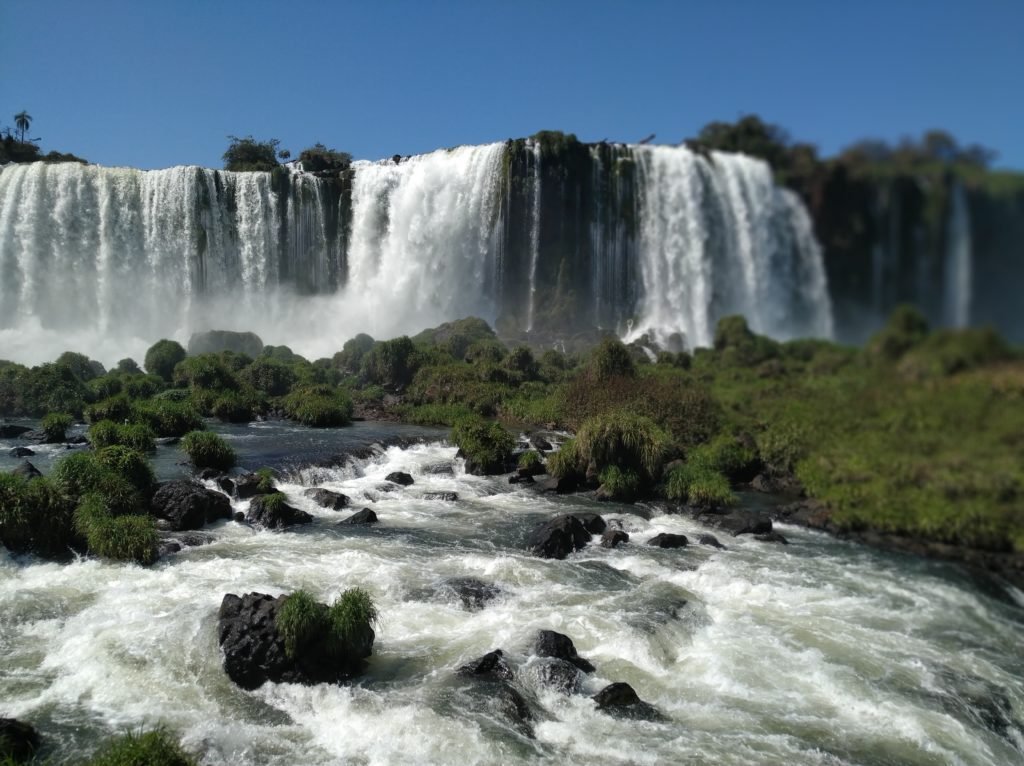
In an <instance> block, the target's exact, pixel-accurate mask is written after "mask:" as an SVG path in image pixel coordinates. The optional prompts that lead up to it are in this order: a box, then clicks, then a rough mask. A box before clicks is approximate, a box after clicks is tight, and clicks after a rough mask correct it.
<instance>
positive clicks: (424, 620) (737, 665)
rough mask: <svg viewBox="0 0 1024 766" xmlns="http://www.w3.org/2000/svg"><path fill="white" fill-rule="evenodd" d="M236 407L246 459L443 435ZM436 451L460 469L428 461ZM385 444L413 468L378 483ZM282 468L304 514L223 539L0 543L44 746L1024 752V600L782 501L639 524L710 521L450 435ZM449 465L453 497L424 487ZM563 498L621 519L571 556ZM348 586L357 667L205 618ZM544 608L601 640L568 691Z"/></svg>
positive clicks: (1, 686)
mask: <svg viewBox="0 0 1024 766" xmlns="http://www.w3.org/2000/svg"><path fill="white" fill-rule="evenodd" d="M389 429H390V431H389ZM226 434H227V436H228V438H229V439H230V440H231V441H232V443H233V444H234V445H235V446H236V447H238V448H239V450H240V452H241V453H242V454H243V462H245V463H246V464H247V465H249V466H255V465H259V464H262V463H270V464H272V465H283V464H285V463H287V462H289V461H287V460H286V459H285V456H286V455H300V456H301V455H303V454H304V453H303V451H302V449H303V448H302V445H303V444H312V445H313V446H312V447H310V448H309V452H308V455H307V457H306V458H302V459H298V460H294V461H292V462H291V467H292V469H294V468H295V466H296V465H298V464H299V463H302V462H313V461H320V460H323V459H325V457H329V455H330V454H338V453H340V452H344V451H345V445H346V443H348V444H351V445H352V446H355V447H360V446H362V445H363V444H365V443H366V442H367V441H370V440H373V439H378V440H380V439H385V438H388V437H389V436H391V435H397V436H401V437H405V438H408V437H412V436H416V435H419V436H421V437H427V438H434V439H436V438H438V437H437V436H436V435H434V434H436V432H430V431H426V430H423V429H420V430H419V431H418V433H417V429H411V428H408V427H406V428H404V429H403V428H402V427H394V428H392V427H391V426H386V425H380V424H377V425H372V424H363V425H360V426H358V427H356V428H353V429H340V430H336V431H329V432H316V431H309V430H306V429H301V428H298V427H294V426H286V425H282V424H265V425H259V426H254V427H249V428H244V427H233V428H230V429H226ZM310 440H312V441H310ZM261 457H262V458H264V459H261ZM177 459H180V456H179V455H176V453H175V451H174V448H164V449H163V450H162V451H161V453H160V455H159V458H158V461H157V462H158V465H159V466H160V472H161V473H162V474H163V475H165V476H166V475H171V474H173V473H174V472H175V471H180V470H181V467H180V466H177V467H176V460H177ZM438 463H448V464H451V465H452V466H453V468H454V473H453V474H452V475H444V474H437V473H432V472H428V471H427V470H426V469H428V468H431V467H433V466H436V464H438ZM395 470H404V471H408V472H410V473H411V474H412V475H413V477H414V478H415V484H413V485H412V486H411V487H407V488H401V489H398V490H395V491H392V492H383V491H381V490H380V489H379V487H380V485H382V484H383V483H384V477H385V476H386V475H387V474H388V473H390V472H391V471H395ZM290 476H291V479H290V481H289V482H288V483H284V484H283V487H282V488H283V489H284V490H285V491H286V492H287V493H288V495H289V499H290V501H291V502H292V503H293V504H294V505H296V506H298V507H301V508H303V509H304V510H307V511H309V512H310V513H312V514H313V515H314V516H315V522H314V523H313V524H311V525H309V526H306V527H302V528H299V529H295V530H290V531H286V532H255V531H253V530H251V529H249V528H248V527H246V526H243V525H239V524H236V523H234V522H226V523H221V524H218V525H215V526H214V527H212V528H211V530H210V531H211V532H212V534H213V537H214V542H213V543H212V544H209V545H206V546H203V547H198V548H189V549H186V550H185V551H183V552H182V553H179V554H176V555H173V556H170V557H168V558H166V559H164V560H162V561H161V562H160V563H158V564H157V565H155V566H153V567H150V568H142V567H136V566H118V565H112V564H108V563H103V562H100V561H96V560H86V559H83V560H80V561H77V562H75V563H72V564H68V565H60V564H47V563H40V562H38V561H34V560H31V559H14V558H12V557H10V556H9V555H8V554H7V553H6V552H2V553H0V656H3V658H4V661H3V664H2V665H0V700H2V703H0V704H2V708H0V715H8V716H14V717H17V718H22V719H25V720H29V721H31V722H33V723H34V724H35V725H36V726H37V727H38V728H39V729H40V730H41V731H42V732H43V733H44V736H45V737H46V738H47V741H48V742H49V743H50V744H51V746H53V749H54V750H56V752H57V753H58V754H59V756H60V757H64V756H65V755H70V754H73V755H74V756H76V757H77V756H80V755H82V754H83V753H86V752H87V751H89V750H91V749H92V748H94V747H95V746H96V744H97V742H98V741H99V739H100V738H101V737H103V736H106V735H108V734H110V733H112V732H116V731H119V730H122V729H124V728H126V727H132V728H135V727H139V726H143V725H147V726H149V725H155V724H158V723H163V724H165V725H166V726H168V727H169V728H170V729H171V730H172V731H173V732H174V733H175V734H176V735H179V736H180V737H181V738H182V740H183V742H184V744H185V746H186V747H187V748H188V749H190V750H192V751H194V752H197V753H199V754H200V755H201V757H202V760H203V762H204V763H211V764H213V763H229V764H250V763H256V764H334V763H355V764H387V763H459V764H475V763H479V764H498V763H517V762H519V763H552V764H554V763H569V762H573V763H588V764H618V763H636V764H661V763H693V764H704V763H707V764H879V765H880V764H993V765H995V766H1002V765H1003V764H1012V763H1021V762H1024V755H1022V753H1024V736H1022V733H1021V732H1022V726H1021V718H1022V714H1024V684H1022V680H1021V677H1022V674H1024V656H1022V651H1021V649H1020V640H1019V639H1020V633H1021V628H1022V625H1024V621H1022V612H1021V610H1020V609H1019V607H1015V606H1013V605H1012V604H1010V603H1006V602H1004V601H1001V600H998V599H996V598H993V597H991V596H990V595H987V594H986V593H983V592H982V591H979V590H978V589H976V588H975V587H974V586H973V585H972V583H971V582H970V581H969V580H968V579H967V578H965V577H963V576H961V575H960V574H958V573H957V571H956V570H953V569H951V568H949V567H946V566H944V565H940V564H934V563H927V562H922V561H917V560H914V559H908V558H904V557H896V556H889V555H885V554H880V553H877V552H874V551H872V550H869V549H866V548H862V547H858V546H856V545H853V544H849V543H845V542H841V541H837V540H835V539H832V538H829V537H826V536H823V535H820V534H817V533H813V532H808V531H804V530H801V529H797V528H791V527H780V529H781V530H782V531H783V532H784V534H785V535H786V536H787V537H788V538H789V539H790V541H791V543H792V544H791V545H789V546H780V545H774V544H766V543H761V542H758V541H756V540H753V539H750V538H749V537H740V538H732V537H728V539H727V538H726V536H725V535H722V534H721V533H716V534H718V535H719V537H720V538H721V539H722V541H723V542H725V543H726V545H727V546H728V550H724V551H717V550H714V549H712V548H707V547H701V546H691V547H689V548H686V549H683V550H661V549H655V548H650V547H647V546H645V545H644V542H645V541H646V540H647V539H648V538H650V537H651V536H653V535H654V534H656V533H658V532H663V531H665V532H682V533H685V534H687V535H690V536H691V539H692V537H693V536H694V535H695V534H696V533H699V532H700V531H706V530H703V529H702V528H701V527H700V526H699V525H697V524H695V523H694V522H693V521H692V520H690V519H689V518H687V517H684V516H674V515H654V516H653V518H652V519H651V520H650V521H647V520H645V519H644V518H643V517H642V516H640V515H636V514H635V513H634V512H633V511H635V510H637V509H634V508H630V507H628V506H617V505H608V504H598V503H596V502H592V501H590V500H587V499H582V498H559V497H553V496H541V495H540V494H538V493H537V492H535V491H534V490H532V489H530V488H519V487H512V486H509V485H508V484H507V483H506V481H505V479H504V478H479V477H474V476H468V475H466V474H464V472H463V470H462V467H461V461H457V460H456V459H455V449H454V448H453V447H450V446H447V445H446V444H445V443H444V442H441V441H433V442H429V443H426V444H420V445H416V446H412V447H407V448H400V447H391V448H388V449H386V450H385V451H382V452H378V454H377V456H376V457H372V458H369V459H357V460H351V461H347V462H345V463H344V464H343V465H341V466H339V467H334V468H322V467H321V468H312V469H307V470H302V471H294V470H293V472H292V473H290ZM313 484H315V485H317V486H326V487H329V488H331V489H335V490H338V491H342V492H344V493H346V494H348V495H349V496H350V497H352V499H353V505H354V507H355V509H358V508H359V507H362V506H363V505H366V506H368V507H371V508H373V509H374V510H375V511H376V513H377V514H378V515H379V517H380V519H381V523H380V524H379V525H377V526H376V527H372V528H362V529H359V528H348V529H346V528H344V527H337V526H336V522H337V521H339V520H341V519H343V518H345V517H346V516H347V515H348V513H349V511H348V510H346V511H341V512H337V511H330V510H326V509H321V508H319V507H318V506H316V505H314V504H313V503H311V502H310V501H308V500H307V499H306V498H304V497H303V496H302V490H303V489H304V488H305V487H306V486H307V485H313ZM441 490H444V491H455V492H457V493H458V494H459V500H458V501H457V502H444V501H440V500H430V499H425V498H424V494H425V493H426V492H428V491H441ZM369 498H375V499H373V500H370V499H369ZM744 502H745V503H747V504H750V505H756V504H757V503H758V502H764V501H763V499H760V498H756V497H745V498H744ZM245 507H246V504H245V503H244V502H243V503H236V508H237V509H239V510H244V509H245ZM573 508H585V509H587V510H596V511H598V512H600V513H602V514H603V515H604V517H605V518H606V519H608V518H619V519H621V520H622V521H623V523H624V525H625V527H626V529H627V530H628V531H629V533H630V535H631V536H632V538H631V541H630V543H628V544H626V545H625V546H623V547H620V548H619V549H616V550H606V549H603V548H601V547H599V546H598V545H596V540H595V544H593V545H591V546H589V547H588V548H586V549H585V550H584V551H582V552H580V553H577V554H575V555H573V556H571V557H569V558H568V559H567V560H565V561H549V560H542V559H538V558H534V557H531V556H529V555H526V553H525V552H524V550H523V549H524V541H525V538H526V535H527V534H528V533H529V531H530V529H531V528H532V527H533V526H534V525H535V524H537V523H538V522H540V521H542V520H544V519H546V518H550V517H551V516H553V515H554V514H556V513H560V512H566V511H568V510H571V509H573ZM453 576H471V577H475V578H479V579H481V580H484V581H486V582H489V583H493V584H494V585H496V586H497V587H499V588H500V589H501V595H500V596H499V597H498V598H497V599H496V600H495V601H492V602H491V603H490V604H488V605H487V606H486V608H484V609H483V610H481V611H477V612H470V611H466V610H465V609H464V608H463V607H462V605H461V604H460V603H459V602H458V601H455V600H452V599H451V598H446V597H445V596H443V595H439V593H438V590H437V585H438V584H439V583H440V582H441V581H442V580H444V579H445V578H448V577H453ZM355 585H359V586H362V587H364V588H366V589H367V590H369V592H370V593H371V594H372V596H373V598H374V600H375V601H376V602H377V604H378V605H379V607H380V610H381V614H382V623H381V625H380V628H379V629H378V631H377V642H376V644H375V645H374V653H373V656H372V658H371V660H370V663H369V667H368V671H367V673H366V675H365V676H364V677H362V678H361V679H360V680H358V681H357V682H356V683H354V684H352V685H349V686H326V685H322V686H317V687H302V686H296V685H288V684H267V685H265V686H264V687H262V688H261V689H259V690H257V691H255V692H246V691H242V690H241V689H238V688H237V687H235V686H234V685H233V684H232V683H231V682H230V681H229V680H228V678H227V676H226V675H225V674H224V672H223V670H222V667H221V655H220V651H219V649H218V646H217V637H216V624H217V609H218V606H219V604H220V601H221V598H222V596H223V595H224V594H225V593H238V594H241V593H246V592H249V591H261V592H264V593H271V594H275V595H276V594H280V593H286V592H289V591H292V590H295V589H297V588H306V589H308V590H310V591H311V592H313V593H314V594H315V595H316V596H317V597H319V598H320V599H321V600H324V601H330V600H332V599H333V598H334V597H336V596H337V595H338V594H339V593H340V592H341V591H343V590H344V589H346V588H349V587H352V586H355ZM541 628H551V629H554V630H558V631H560V632H563V633H566V634H568V635H569V636H570V637H571V638H572V639H573V640H574V641H575V643H576V646H577V648H578V649H579V651H580V654H581V655H583V656H585V657H587V658H589V659H590V660H591V661H592V662H593V663H594V664H595V665H596V667H597V671H596V673H594V674H593V675H592V676H588V677H587V678H586V681H585V688H584V692H585V693H584V694H579V695H573V696H565V695H562V694H559V693H557V692H554V691H551V690H548V689H545V688H544V687H543V686H542V685H541V684H540V683H539V681H538V678H537V674H536V670H537V665H538V661H537V658H536V657H534V656H532V651H531V645H532V640H533V637H534V635H535V633H536V631H537V630H538V629H541ZM497 647H500V648H502V649H504V650H506V652H508V653H509V655H510V656H511V659H512V660H513V661H514V664H515V666H516V667H517V678H516V682H515V684H516V686H517V688H519V689H520V690H521V691H522V693H523V695H524V696H525V697H526V698H527V700H528V701H529V702H530V704H531V705H532V707H533V709H534V712H535V721H534V722H533V726H532V729H533V737H529V736H526V735H525V734H523V733H522V732H521V731H519V730H518V729H516V728H515V727H514V726H513V725H512V724H511V723H510V722H508V721H506V720H504V719H503V718H502V717H501V716H500V715H499V714H498V713H497V712H496V710H495V708H494V707H493V706H489V705H488V704H487V700H488V696H487V691H486V686H485V685H477V684H475V683H474V682H473V681H471V680H466V679H462V678H459V677H457V676H456V675H455V672H454V671H455V669H456V668H457V667H458V666H460V665H461V664H463V663H465V662H467V661H469V660H471V659H474V658H476V657H479V656H480V655H482V654H483V653H485V652H487V651H489V650H491V649H494V648H497ZM612 681H626V682H628V683H630V684H631V685H632V686H633V687H634V688H635V689H636V690H637V692H638V693H639V695H640V696H641V697H642V698H643V699H645V700H646V701H648V702H650V703H651V704H653V705H655V706H656V707H657V708H658V710H659V711H660V712H661V713H662V714H663V715H664V716H665V720H664V721H661V722H642V721H633V720H619V719H615V718H612V717H610V716H608V715H606V714H604V713H601V712H599V711H597V710H596V708H595V705H594V703H593V702H591V701H590V699H589V697H588V696H587V695H589V694H593V693H595V692H596V691H598V690H599V689H600V688H601V687H603V686H604V685H606V684H607V683H610V682H612Z"/></svg>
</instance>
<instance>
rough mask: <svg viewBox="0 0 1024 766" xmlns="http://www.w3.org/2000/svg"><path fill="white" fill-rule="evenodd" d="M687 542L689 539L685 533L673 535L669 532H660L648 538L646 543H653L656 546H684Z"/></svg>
mask: <svg viewBox="0 0 1024 766" xmlns="http://www.w3.org/2000/svg"><path fill="white" fill-rule="evenodd" d="M689 542H690V541H689V540H687V539H686V535H674V534H671V533H670V532H662V533H661V534H658V535H655V536H654V537H652V538H651V539H650V540H648V541H647V544H648V545H653V546H655V547H656V548H685V547H686V545H687V544H688V543H689Z"/></svg>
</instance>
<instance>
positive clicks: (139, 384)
mask: <svg viewBox="0 0 1024 766" xmlns="http://www.w3.org/2000/svg"><path fill="white" fill-rule="evenodd" d="M121 386H122V389H123V390H124V392H125V393H126V394H127V395H128V398H129V399H148V398H149V397H151V396H156V395H157V394H158V393H160V392H161V391H163V390H164V389H165V388H167V383H166V381H164V379H163V378H161V377H160V376H159V375H127V376H124V377H123V378H122V379H121Z"/></svg>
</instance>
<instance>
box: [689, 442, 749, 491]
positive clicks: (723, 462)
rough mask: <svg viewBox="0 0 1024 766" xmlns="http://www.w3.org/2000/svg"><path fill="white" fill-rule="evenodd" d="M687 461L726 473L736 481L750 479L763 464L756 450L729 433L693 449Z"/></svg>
mask: <svg viewBox="0 0 1024 766" xmlns="http://www.w3.org/2000/svg"><path fill="white" fill-rule="evenodd" d="M687 462H689V463H693V464H695V465H699V466H703V467H705V468H707V469H709V470H711V471H715V472H717V473H722V474H725V475H726V476H728V477H729V478H730V479H732V480H734V481H750V480H751V479H752V478H754V476H756V475H757V471H758V469H759V468H760V466H761V461H760V459H759V458H758V456H757V452H756V451H755V450H753V449H751V448H750V447H748V446H746V445H744V444H743V443H742V442H741V441H740V440H739V439H736V438H735V437H732V436H729V435H728V434H721V435H719V436H716V437H715V438H714V439H712V440H711V441H710V442H709V443H708V444H703V445H701V446H700V447H697V448H695V449H693V450H692V451H691V452H690V454H689V455H688V457H687Z"/></svg>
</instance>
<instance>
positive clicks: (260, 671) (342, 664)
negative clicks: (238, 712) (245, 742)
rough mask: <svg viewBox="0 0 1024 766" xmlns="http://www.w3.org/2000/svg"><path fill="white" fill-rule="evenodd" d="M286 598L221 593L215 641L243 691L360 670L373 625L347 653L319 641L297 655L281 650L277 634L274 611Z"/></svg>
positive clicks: (335, 679) (338, 677)
mask: <svg viewBox="0 0 1024 766" xmlns="http://www.w3.org/2000/svg"><path fill="white" fill-rule="evenodd" d="M286 599H287V597H286V596H281V597H279V598H274V597H273V596H268V595H265V594H263V593H247V594H245V595H244V596H241V597H239V596H236V595H234V594H228V595H226V596H224V599H223V601H221V605H220V613H219V615H218V625H217V628H218V640H219V643H220V646H221V649H222V650H223V652H224V670H225V671H226V672H227V674H228V677H229V678H230V679H231V680H232V681H234V682H235V683H236V684H238V685H239V686H241V687H242V688H243V689H256V688H259V687H260V686H262V685H263V684H264V683H266V682H267V681H273V682H276V683H300V684H318V683H339V682H341V681H344V680H346V679H348V678H351V677H352V676H354V675H357V674H358V673H360V672H362V670H363V669H364V667H365V665H366V663H365V661H364V660H365V659H366V658H367V657H369V656H370V654H371V652H372V651H373V640H374V638H375V635H374V632H373V629H372V628H370V627H369V626H366V627H365V629H364V630H362V631H360V632H359V634H358V635H357V636H355V637H354V639H353V640H352V641H350V642H349V645H348V647H347V651H345V652H342V653H338V652H335V651H333V647H331V646H329V645H327V644H326V642H324V641H321V640H315V641H313V642H311V643H310V644H308V645H306V646H303V647H301V649H300V651H298V652H297V653H296V657H294V658H291V657H289V656H288V654H287V653H286V652H285V647H284V639H283V638H281V636H280V635H279V634H278V632H277V627H276V625H277V614H278V612H279V610H280V608H281V606H282V605H283V604H284V602H285V600H286Z"/></svg>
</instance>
